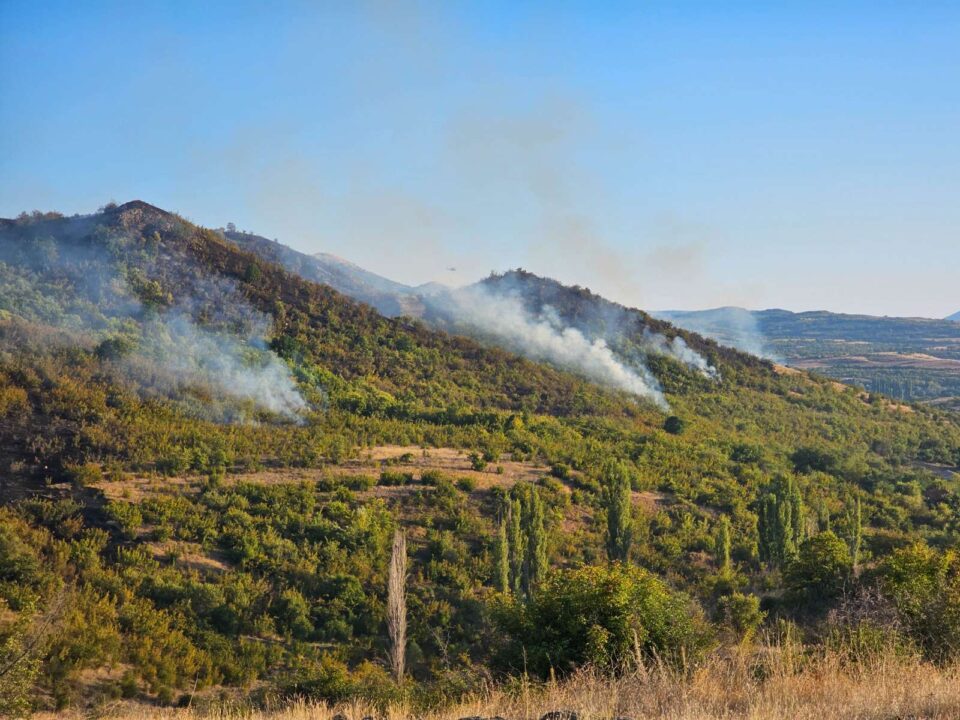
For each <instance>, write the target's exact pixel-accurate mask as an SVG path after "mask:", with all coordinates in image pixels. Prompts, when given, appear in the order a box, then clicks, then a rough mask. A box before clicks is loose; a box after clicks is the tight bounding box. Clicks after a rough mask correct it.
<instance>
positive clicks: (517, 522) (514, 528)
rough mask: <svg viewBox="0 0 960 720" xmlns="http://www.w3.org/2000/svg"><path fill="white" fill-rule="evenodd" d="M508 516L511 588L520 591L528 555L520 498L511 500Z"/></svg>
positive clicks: (516, 591)
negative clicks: (525, 560) (525, 559)
mask: <svg viewBox="0 0 960 720" xmlns="http://www.w3.org/2000/svg"><path fill="white" fill-rule="evenodd" d="M509 504H510V507H509V516H508V527H507V530H508V538H507V547H508V556H509V564H510V589H511V590H513V592H515V593H519V592H520V591H521V590H522V589H523V588H522V583H523V564H524V557H525V555H526V543H525V542H524V538H523V527H522V525H521V517H520V516H521V510H520V499H519V498H514V499H513V500H511V501H509Z"/></svg>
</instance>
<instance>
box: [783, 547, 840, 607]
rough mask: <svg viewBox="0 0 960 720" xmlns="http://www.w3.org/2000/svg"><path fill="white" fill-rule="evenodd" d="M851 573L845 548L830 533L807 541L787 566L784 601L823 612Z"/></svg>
mask: <svg viewBox="0 0 960 720" xmlns="http://www.w3.org/2000/svg"><path fill="white" fill-rule="evenodd" d="M852 569H853V563H852V561H851V559H850V551H849V549H848V548H847V544H846V543H845V542H843V540H841V539H840V538H838V537H837V536H836V535H834V534H833V533H832V532H823V533H820V534H819V535H814V536H813V537H811V538H807V539H806V540H804V541H803V543H802V544H801V545H800V550H799V552H798V553H797V556H796V557H795V558H794V559H793V560H792V561H791V562H790V564H789V565H788V566H787V569H786V573H785V577H784V579H785V580H786V585H787V598H788V600H789V601H790V602H792V603H793V604H795V605H797V606H800V607H804V608H806V609H809V610H819V609H823V608H824V607H826V606H827V605H829V604H830V603H831V602H832V601H833V600H835V599H836V598H838V597H839V596H840V594H841V593H842V592H843V589H844V587H845V585H846V584H847V582H848V581H849V580H850V574H851V571H852Z"/></svg>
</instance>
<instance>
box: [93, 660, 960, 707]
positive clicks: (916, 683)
mask: <svg viewBox="0 0 960 720" xmlns="http://www.w3.org/2000/svg"><path fill="white" fill-rule="evenodd" d="M550 710H573V711H575V712H577V713H578V714H579V717H580V719H581V720H612V719H613V718H617V717H626V718H631V719H632V720H646V719H647V718H664V719H667V720H788V719H789V720H840V719H841V718H842V719H843V720H894V719H899V720H907V719H908V718H909V719H910V720H920V719H921V718H924V719H927V718H929V719H930V720H948V719H951V720H955V719H956V718H960V672H958V668H956V667H953V668H946V669H944V668H938V667H935V666H933V665H930V664H927V663H923V662H921V661H919V660H917V659H915V658H903V657H897V656H893V655H888V656H885V657H878V658H876V659H874V660H871V661H860V662H856V663H851V662H847V661H845V659H844V657H843V656H841V655H836V654H820V655H818V656H817V658H816V659H813V660H810V659H809V658H807V657H805V656H804V655H803V653H802V652H800V651H799V650H795V651H790V650H789V649H787V650H784V649H783V648H779V649H773V650H771V649H766V650H760V651H754V652H750V653H746V652H733V653H730V652H728V653H725V654H722V655H717V656H715V657H714V658H713V659H712V660H711V661H710V662H708V663H707V664H706V665H705V666H703V667H701V668H700V669H698V670H696V671H694V672H690V673H680V672H677V671H671V670H669V669H667V668H664V667H657V666H655V667H652V668H646V669H642V670H641V671H639V672H635V673H631V674H630V675H628V676H626V677H622V678H619V679H611V678H609V677H604V676H603V675H600V674H597V673H593V672H589V671H584V672H582V673H580V674H579V675H577V676H575V677H573V678H570V679H569V680H567V681H565V682H562V683H549V684H546V685H540V686H533V685H529V684H523V683H519V684H518V685H517V686H515V687H513V688H511V689H510V690H509V691H508V690H506V689H491V690H490V691H489V692H486V693H484V694H481V695H478V696H477V697H475V698H472V699H470V700H468V701H466V702H462V703H458V704H455V705H451V706H449V707H446V708H443V709H441V710H435V711H430V712H426V713H417V712H412V711H410V710H409V709H408V708H406V707H403V706H393V707H390V708H388V709H386V710H385V711H378V710H376V709H374V708H373V707H372V706H370V705H369V704H365V703H362V702H357V703H350V704H346V705H340V706H336V707H329V706H325V705H315V704H309V703H295V704H293V705H290V706H288V707H286V708H284V709H279V710H273V711H261V710H249V709H241V708H235V709H228V708H223V707H218V708H214V709H207V710H200V709H196V708H195V709H185V710H173V709H169V710H163V709H156V708H149V707H146V706H130V705H127V706H122V705H118V706H115V707H112V708H105V709H103V711H102V712H101V713H99V715H100V716H101V717H110V718H117V719H118V720H120V719H122V720H160V719H161V718H163V719H168V720H207V719H210V720H212V719H213V718H220V719H221V720H229V719H232V718H237V719H238V720H239V719H240V718H247V719H249V720H308V719H309V720H332V718H333V716H334V715H335V714H337V713H343V714H344V715H345V716H346V717H347V718H348V720H361V718H363V717H365V716H373V717H375V718H378V719H383V720H408V719H410V718H420V719H422V720H457V719H458V718H465V717H470V716H482V717H494V716H498V715H499V716H501V717H504V718H507V719H508V720H536V719H537V718H539V717H540V716H541V715H542V714H544V713H545V712H547V711H550ZM76 717H77V718H79V717H80V716H79V715H77V716H76ZM86 717H89V715H86Z"/></svg>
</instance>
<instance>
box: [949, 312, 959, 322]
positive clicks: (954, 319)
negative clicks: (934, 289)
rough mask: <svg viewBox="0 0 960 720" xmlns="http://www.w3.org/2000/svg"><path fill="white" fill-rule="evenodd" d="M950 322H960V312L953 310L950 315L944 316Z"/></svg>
mask: <svg viewBox="0 0 960 720" xmlns="http://www.w3.org/2000/svg"><path fill="white" fill-rule="evenodd" d="M946 319H947V320H950V321H952V322H960V312H955V313H954V314H953V315H950V316H948V317H947V318H946Z"/></svg>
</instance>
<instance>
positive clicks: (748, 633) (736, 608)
mask: <svg viewBox="0 0 960 720" xmlns="http://www.w3.org/2000/svg"><path fill="white" fill-rule="evenodd" d="M717 610H718V614H719V615H720V621H721V622H722V623H723V624H724V625H726V626H727V627H728V628H730V630H732V631H733V632H734V634H735V635H736V636H737V638H738V639H739V640H741V641H743V642H749V641H750V640H751V639H752V638H753V636H754V634H755V633H756V631H757V628H759V627H760V625H762V624H763V619H764V618H765V617H766V613H765V612H763V611H762V610H761V609H760V598H758V597H757V596H756V595H744V594H743V593H739V592H735V593H732V594H730V595H726V596H724V597H722V598H720V602H719V603H718V608H717Z"/></svg>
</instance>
